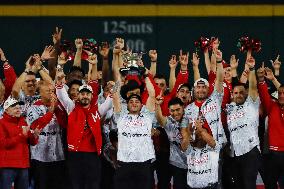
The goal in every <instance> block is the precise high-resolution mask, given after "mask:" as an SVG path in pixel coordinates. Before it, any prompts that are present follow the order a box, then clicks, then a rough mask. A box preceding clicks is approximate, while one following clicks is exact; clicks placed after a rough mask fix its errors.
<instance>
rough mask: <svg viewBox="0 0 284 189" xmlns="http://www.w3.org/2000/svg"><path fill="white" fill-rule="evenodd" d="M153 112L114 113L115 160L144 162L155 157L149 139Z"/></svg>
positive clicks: (151, 142)
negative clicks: (135, 113)
mask: <svg viewBox="0 0 284 189" xmlns="http://www.w3.org/2000/svg"><path fill="white" fill-rule="evenodd" d="M154 116H155V113H154V112H149V111H147V112H145V111H143V112H141V113H140V114H139V115H132V114H128V113H115V119H116V120H117V129H118V152H117V160H118V161H122V162H145V161H147V160H151V159H153V158H155V150H154V145H153V141H152V139H151V129H152V122H153V119H154Z"/></svg>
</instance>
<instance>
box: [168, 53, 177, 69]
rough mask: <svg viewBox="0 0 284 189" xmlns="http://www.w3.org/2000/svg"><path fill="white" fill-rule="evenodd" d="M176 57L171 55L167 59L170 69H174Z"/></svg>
mask: <svg viewBox="0 0 284 189" xmlns="http://www.w3.org/2000/svg"><path fill="white" fill-rule="evenodd" d="M177 63H178V62H177V58H176V55H172V57H171V59H170V61H169V66H170V68H171V69H175V68H176V67H177Z"/></svg>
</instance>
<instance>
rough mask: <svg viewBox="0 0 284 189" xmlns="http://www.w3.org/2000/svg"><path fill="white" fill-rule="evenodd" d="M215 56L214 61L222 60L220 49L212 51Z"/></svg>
mask: <svg viewBox="0 0 284 189" xmlns="http://www.w3.org/2000/svg"><path fill="white" fill-rule="evenodd" d="M214 55H215V57H216V61H217V62H220V61H222V60H223V54H222V51H220V50H216V51H215V53H214Z"/></svg>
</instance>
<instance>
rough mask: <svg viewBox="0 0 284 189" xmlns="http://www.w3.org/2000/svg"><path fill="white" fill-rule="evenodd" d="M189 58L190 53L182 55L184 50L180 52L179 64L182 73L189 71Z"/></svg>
mask: <svg viewBox="0 0 284 189" xmlns="http://www.w3.org/2000/svg"><path fill="white" fill-rule="evenodd" d="M188 58H189V52H187V53H186V54H183V53H182V50H180V51H179V63H180V70H181V71H184V72H186V71H188V67H187V65H188Z"/></svg>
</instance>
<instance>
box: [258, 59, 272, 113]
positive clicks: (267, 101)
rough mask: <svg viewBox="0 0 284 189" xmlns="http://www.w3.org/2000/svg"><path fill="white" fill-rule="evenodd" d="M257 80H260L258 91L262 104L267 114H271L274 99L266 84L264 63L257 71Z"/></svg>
mask: <svg viewBox="0 0 284 189" xmlns="http://www.w3.org/2000/svg"><path fill="white" fill-rule="evenodd" d="M257 78H258V91H259V96H260V100H261V103H262V104H263V106H264V108H265V109H266V112H267V113H269V112H270V109H271V104H272V99H271V97H270V95H269V92H268V87H267V84H266V83H265V68H264V63H263V64H262V66H261V67H260V68H259V69H258V70H257Z"/></svg>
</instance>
